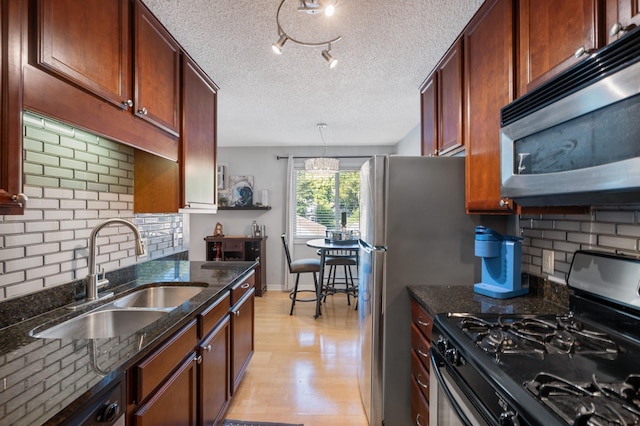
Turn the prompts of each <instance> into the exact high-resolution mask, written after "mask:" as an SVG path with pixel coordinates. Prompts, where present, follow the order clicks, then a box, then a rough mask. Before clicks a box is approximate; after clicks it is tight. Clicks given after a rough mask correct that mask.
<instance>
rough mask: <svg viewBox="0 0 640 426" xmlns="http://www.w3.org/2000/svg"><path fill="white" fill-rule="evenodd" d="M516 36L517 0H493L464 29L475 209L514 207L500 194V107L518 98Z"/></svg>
mask: <svg viewBox="0 0 640 426" xmlns="http://www.w3.org/2000/svg"><path fill="white" fill-rule="evenodd" d="M513 35H514V25H513V2H512V1H511V0H487V1H486V2H485V3H484V4H483V5H482V7H481V8H480V10H479V12H478V13H477V14H476V16H475V17H474V18H473V19H472V21H471V22H470V23H469V26H468V27H467V29H466V31H465V33H464V42H463V43H464V68H465V73H464V79H465V88H466V96H465V98H466V102H467V104H466V114H465V115H466V120H465V143H466V146H467V156H466V208H467V212H469V213H508V212H511V209H512V208H513V204H512V203H511V202H510V201H508V200H507V201H504V200H501V198H500V108H502V106H504V105H506V104H508V103H509V102H510V101H512V100H513V92H514V87H513V81H514V72H513V68H514V58H513ZM501 201H502V202H501Z"/></svg>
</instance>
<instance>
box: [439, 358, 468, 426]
mask: <svg viewBox="0 0 640 426" xmlns="http://www.w3.org/2000/svg"><path fill="white" fill-rule="evenodd" d="M435 350H436V348H431V366H432V370H433V371H432V372H431V373H432V374H434V373H435V376H436V379H437V380H438V388H439V390H442V392H444V394H445V395H446V397H447V399H448V400H449V403H450V404H451V407H452V408H453V409H454V410H455V411H456V414H458V417H460V420H462V421H463V422H464V424H465V425H469V426H473V425H475V424H477V423H475V422H472V421H471V420H469V417H468V415H467V413H465V411H464V410H463V409H462V407H460V404H458V401H457V400H456V398H455V396H454V395H453V393H452V392H451V390H449V387H448V386H447V382H446V379H445V378H444V377H443V375H442V372H441V371H440V368H441V367H442V368H445V369H446V368H447V367H446V366H444V365H442V366H441V365H440V364H439V363H438V361H437V360H436V358H435Z"/></svg>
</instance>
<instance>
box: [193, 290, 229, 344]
mask: <svg viewBox="0 0 640 426" xmlns="http://www.w3.org/2000/svg"><path fill="white" fill-rule="evenodd" d="M229 297H230V296H229V293H226V294H225V295H224V296H223V297H221V298H220V299H218V300H216V301H215V302H214V303H213V304H212V305H211V306H209V307H208V308H207V309H206V310H205V311H204V312H202V314H200V328H199V333H198V337H199V338H200V339H202V338H204V336H206V335H207V334H209V332H211V330H213V328H214V327H215V326H216V325H217V324H218V323H219V322H220V321H221V320H222V318H224V316H225V315H227V313H228V312H229V308H230V307H231V304H230V303H229Z"/></svg>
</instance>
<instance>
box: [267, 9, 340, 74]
mask: <svg viewBox="0 0 640 426" xmlns="http://www.w3.org/2000/svg"><path fill="white" fill-rule="evenodd" d="M285 1H286V0H282V1H281V2H280V6H278V11H277V12H276V24H277V25H278V37H279V38H278V41H276V42H275V43H273V45H271V48H272V49H273V51H274V52H275V53H276V54H278V55H281V54H282V48H283V47H284V44H285V43H286V42H287V41H288V40H291V42H292V43H296V44H299V45H301V46H307V47H318V46H326V49H324V50H322V53H321V55H322V57H323V58H324V60H325V61H327V63H328V64H329V68H334V67H335V66H336V65H337V64H338V60H337V59H336V58H334V57H333V55H332V54H331V45H332V44H333V43H336V42H338V41H340V40H341V39H342V36H338V37H335V38H332V39H331V40H327V41H320V42H310V41H301V40H298V39H296V38H293V37H291V36H290V35H289V34H288V33H287V32H286V31H285V30H284V29H283V28H282V25H280V10H281V9H282V5H284V2H285ZM337 4H338V0H298V12H304V13H307V14H310V15H317V14H320V13H324V15H325V16H332V15H333V13H334V12H335V8H336V5H337Z"/></svg>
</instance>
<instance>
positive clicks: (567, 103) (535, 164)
mask: <svg viewBox="0 0 640 426" xmlns="http://www.w3.org/2000/svg"><path fill="white" fill-rule="evenodd" d="M500 120H501V131H500V144H501V147H500V149H501V188H500V193H501V196H503V197H509V198H512V199H514V200H515V201H516V202H517V203H519V204H520V205H522V206H534V205H535V206H559V205H601V204H627V203H640V27H639V28H635V29H634V30H632V31H630V32H629V33H627V34H626V35H624V36H622V37H621V38H620V39H619V40H616V41H615V42H613V43H611V44H610V45H608V46H606V47H604V48H602V49H601V50H599V51H598V52H596V53H594V54H592V55H590V56H589V57H588V58H587V59H585V60H583V61H582V62H579V63H578V64H576V65H574V66H573V67H571V68H569V69H568V70H566V71H564V72H563V73H561V74H559V75H557V76H556V77H554V78H553V79H551V80H549V81H548V82H546V83H545V84H543V85H541V86H540V87H538V88H536V89H534V90H533V91H531V92H530V93H528V94H526V95H524V96H522V97H521V98H518V99H517V100H515V101H514V102H512V103H510V104H508V105H507V106H505V107H504V108H502V110H501V113H500Z"/></svg>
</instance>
